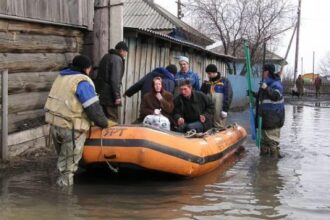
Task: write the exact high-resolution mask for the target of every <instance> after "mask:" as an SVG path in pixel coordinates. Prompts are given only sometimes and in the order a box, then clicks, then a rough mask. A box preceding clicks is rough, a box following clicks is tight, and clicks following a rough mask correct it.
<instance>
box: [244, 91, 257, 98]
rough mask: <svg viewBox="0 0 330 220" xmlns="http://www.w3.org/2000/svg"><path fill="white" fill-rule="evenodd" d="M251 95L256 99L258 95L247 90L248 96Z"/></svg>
mask: <svg viewBox="0 0 330 220" xmlns="http://www.w3.org/2000/svg"><path fill="white" fill-rule="evenodd" d="M250 94H251V95H252V96H253V97H256V96H257V94H256V93H255V92H253V91H252V90H246V96H250Z"/></svg>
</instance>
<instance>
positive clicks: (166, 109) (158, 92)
mask: <svg viewBox="0 0 330 220" xmlns="http://www.w3.org/2000/svg"><path fill="white" fill-rule="evenodd" d="M173 108H174V104H173V95H172V94H171V93H170V92H168V91H165V90H164V89H163V81H162V78H161V77H155V78H153V80H152V91H151V92H148V93H147V94H145V95H144V96H143V99H142V102H141V108H140V116H139V118H138V121H139V122H142V121H143V120H144V119H145V118H146V117H147V116H148V115H155V116H157V117H156V118H157V119H159V118H160V116H161V115H162V116H164V117H166V118H167V119H169V118H170V115H171V113H172V111H173ZM155 110H156V111H155ZM155 113H156V114H155ZM149 118H152V117H149ZM158 121H160V120H158ZM162 121H164V120H162ZM161 124H163V123H161ZM168 124H170V123H168ZM149 125H150V124H149ZM153 125H154V126H156V124H155V123H153ZM156 127H159V128H162V127H164V128H165V127H166V128H167V125H166V126H165V125H164V126H161V125H159V126H158V125H157V126H156Z"/></svg>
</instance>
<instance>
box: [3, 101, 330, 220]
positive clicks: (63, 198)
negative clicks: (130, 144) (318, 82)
mask: <svg viewBox="0 0 330 220" xmlns="http://www.w3.org/2000/svg"><path fill="white" fill-rule="evenodd" d="M328 107H329V106H328V105H327V104H316V105H312V104H311V105H301V103H300V105H287V106H286V122H285V126H284V127H283V129H282V133H281V135H282V136H281V149H282V153H283V154H284V155H285V157H284V158H283V159H280V160H275V159H270V158H260V157H259V156H258V150H257V148H256V147H255V146H254V144H253V143H252V142H251V141H249V143H247V145H246V146H245V147H246V152H245V153H244V154H243V155H241V156H240V157H236V158H232V159H231V160H229V161H228V162H227V163H225V164H224V165H223V166H222V167H220V168H219V169H217V170H215V171H214V172H212V173H209V174H207V175H204V176H201V177H198V178H195V179H188V180H187V179H184V180H182V179H181V180H177V179H169V178H165V177H160V176H150V175H142V174H141V175H135V174H129V175H128V176H127V177H125V178H124V177H114V176H113V175H111V174H110V173H109V171H107V170H106V171H103V172H95V173H82V174H79V175H78V176H77V178H76V184H75V186H74V187H73V189H72V190H61V189H59V188H57V187H56V186H55V185H54V181H55V178H56V176H55V175H54V172H53V170H51V169H44V168H42V167H40V168H37V169H36V170H33V171H26V172H23V171H22V172H18V173H13V174H7V175H5V176H3V175H1V174H0V219H1V220H6V219H15V220H16V219H24V220H30V219H31V220H32V219H33V220H34V219H47V220H52V219H74V220H76V219H77V220H80V219H97V220H98V219H330V138H329V131H330V130H329V125H330V108H328ZM231 117H232V118H231V120H232V121H237V122H238V123H240V124H242V125H243V126H245V127H248V114H247V112H244V113H232V114H231Z"/></svg>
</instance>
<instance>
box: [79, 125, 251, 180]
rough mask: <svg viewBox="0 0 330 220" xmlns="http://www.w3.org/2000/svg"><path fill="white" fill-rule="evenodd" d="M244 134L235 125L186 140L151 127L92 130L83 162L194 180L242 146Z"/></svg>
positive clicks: (243, 131)
mask: <svg viewBox="0 0 330 220" xmlns="http://www.w3.org/2000/svg"><path fill="white" fill-rule="evenodd" d="M246 135H247V134H246V131H245V129H244V128H243V127H241V126H238V125H234V126H232V127H230V128H227V129H225V130H223V131H214V130H213V131H210V132H207V133H206V134H204V135H203V136H201V137H189V138H188V137H186V136H184V135H183V134H180V133H176V132H171V131H162V130H157V129H153V128H150V127H138V126H118V127H113V128H108V129H103V130H102V129H99V128H93V129H92V130H91V132H90V134H89V137H88V138H87V140H86V143H85V147H84V153H83V162H84V163H85V164H86V165H89V164H94V163H100V162H101V163H109V164H111V165H113V166H115V167H116V166H119V167H120V166H121V165H134V166H138V167H141V168H145V169H149V170H155V171H160V172H165V173H171V174H176V175H180V176H186V177H194V176H198V175H202V174H205V173H207V172H210V171H211V170H213V169H215V168H217V167H218V166H219V165H220V164H221V163H222V162H223V161H224V160H225V159H226V158H228V157H229V156H231V155H232V154H234V153H235V152H236V151H237V150H238V149H239V148H240V147H241V146H242V145H243V144H244V142H245V139H246Z"/></svg>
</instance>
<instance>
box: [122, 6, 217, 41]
mask: <svg viewBox="0 0 330 220" xmlns="http://www.w3.org/2000/svg"><path fill="white" fill-rule="evenodd" d="M124 27H132V28H145V29H151V30H156V31H157V30H172V29H175V28H176V29H182V30H184V31H185V32H188V33H189V34H190V35H193V36H195V37H197V38H200V39H201V40H200V41H201V42H203V43H204V44H205V45H209V44H212V43H214V41H213V40H212V39H210V38H209V37H207V36H205V35H204V34H202V33H201V32H199V31H198V30H196V29H194V28H193V27H191V26H190V25H188V24H186V23H185V22H183V21H182V20H180V19H178V18H177V17H176V16H174V15H173V14H172V13H170V12H169V11H167V10H166V9H164V8H162V7H161V6H159V5H157V4H155V3H153V2H150V1H148V0H125V3H124Z"/></svg>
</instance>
